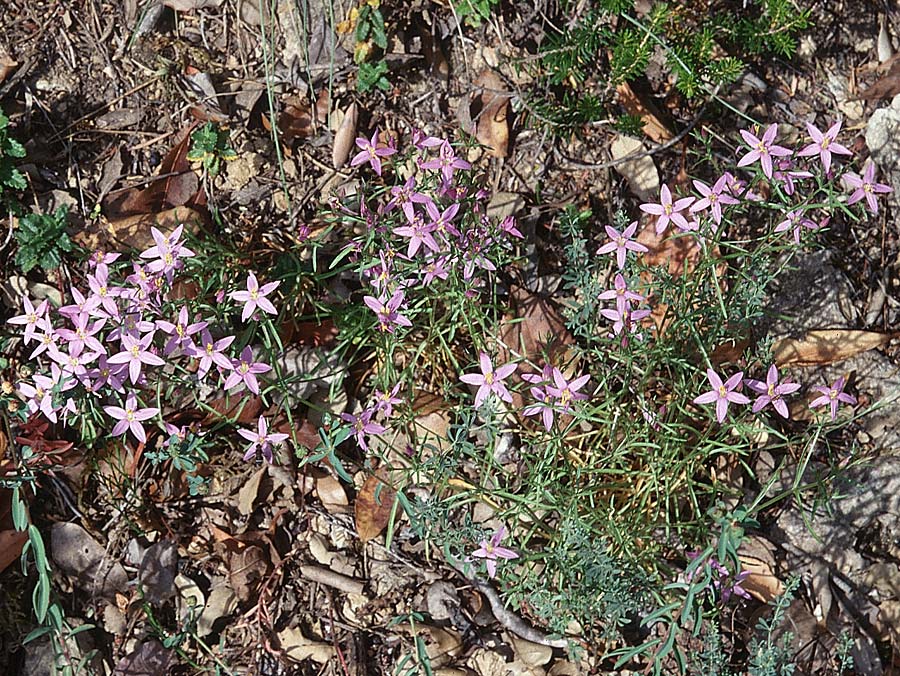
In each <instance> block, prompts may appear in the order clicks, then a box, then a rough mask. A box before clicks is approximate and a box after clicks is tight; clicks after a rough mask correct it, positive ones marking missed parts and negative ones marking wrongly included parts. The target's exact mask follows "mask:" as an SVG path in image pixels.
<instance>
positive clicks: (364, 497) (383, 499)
mask: <svg viewBox="0 0 900 676" xmlns="http://www.w3.org/2000/svg"><path fill="white" fill-rule="evenodd" d="M396 495H397V493H396V491H395V490H394V489H393V488H391V486H390V485H388V473H387V471H386V470H385V469H384V467H379V468H378V471H376V472H375V474H373V475H371V476H370V477H369V478H367V479H366V482H365V483H364V484H363V487H362V489H361V490H360V491H359V493H358V494H357V496H356V502H355V503H354V515H355V517H356V531H357V532H358V533H359V539H360V540H361V541H362V542H363V544H365V543H366V542H368V541H369V540H372V539H373V538H376V537H378V536H379V535H380V534H381V531H383V530H384V529H385V528H386V527H387V525H388V521H389V520H390V518H391V511H392V509H393V506H394V498H395V497H396Z"/></svg>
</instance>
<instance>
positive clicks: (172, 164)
mask: <svg viewBox="0 0 900 676" xmlns="http://www.w3.org/2000/svg"><path fill="white" fill-rule="evenodd" d="M195 126H196V123H192V124H189V125H187V126H186V127H185V128H184V129H182V130H181V131H180V132H179V134H178V136H176V137H175V138H176V141H175V145H174V146H173V147H172V149H171V150H169V152H168V154H166V156H165V158H163V161H162V163H160V165H159V178H157V179H156V180H154V181H153V182H152V183H151V184H150V185H149V186H147V187H146V188H144V189H138V188H132V189H130V190H125V191H123V192H120V193H117V194H116V196H115V197H114V198H112V199H110V200H109V201H108V202H107V203H106V205H105V207H106V209H105V211H106V214H107V216H108V218H109V219H110V220H116V219H118V218H121V217H123V216H130V215H133V214H155V213H158V212H160V211H165V210H166V209H171V208H172V207H180V206H185V205H187V206H190V207H192V208H194V207H195V206H199V205H200V204H201V203H203V202H204V200H205V198H204V197H202V196H201V191H200V179H199V177H198V176H197V174H196V173H195V172H194V171H193V170H192V169H191V163H190V162H189V161H188V159H187V154H188V151H189V150H190V148H191V132H192V131H193V130H194V128H195Z"/></svg>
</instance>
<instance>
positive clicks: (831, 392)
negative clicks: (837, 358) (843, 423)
mask: <svg viewBox="0 0 900 676" xmlns="http://www.w3.org/2000/svg"><path fill="white" fill-rule="evenodd" d="M844 385H846V380H845V379H844V376H841V377H840V378H838V379H837V380H835V381H834V383H832V385H831V387H824V386H822V385H818V386H816V387H815V389H816V390H818V391H819V392H821V394H822V396H820V397H817V398H816V399H814V400H813V401H811V402H810V404H809V407H810V408H818V407H819V406H830V407H831V419H832V420H834V419H835V418H837V411H838V406H840V405H841V403H844V404H850V405H851V406H853V405H854V404H855V403H856V397H854V396H853V395H852V394H847V393H846V392H844Z"/></svg>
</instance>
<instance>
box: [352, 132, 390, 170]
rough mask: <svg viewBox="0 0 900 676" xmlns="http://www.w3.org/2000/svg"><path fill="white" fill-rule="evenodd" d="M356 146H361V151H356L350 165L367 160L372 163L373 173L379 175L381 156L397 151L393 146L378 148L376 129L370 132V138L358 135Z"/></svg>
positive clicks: (356, 164)
mask: <svg viewBox="0 0 900 676" xmlns="http://www.w3.org/2000/svg"><path fill="white" fill-rule="evenodd" d="M356 146H357V147H358V148H361V150H362V151H361V152H360V153H358V154H357V155H356V156H355V157H354V158H353V159H352V160H350V166H351V167H355V166H358V165H360V164H363V163H364V162H368V163H369V164H371V165H372V169H374V170H375V173H376V174H378V175H379V176H381V158H382V157H390V156H391V155H393V154H394V153H396V152H397V151H396V150H395V149H394V148H390V147H385V148H378V147H377V146H378V130H376V131H375V133H374V134H372V139H371V140H369V139H366V138H363V137H360V138H358V139H356Z"/></svg>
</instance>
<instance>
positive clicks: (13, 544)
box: [0, 529, 28, 573]
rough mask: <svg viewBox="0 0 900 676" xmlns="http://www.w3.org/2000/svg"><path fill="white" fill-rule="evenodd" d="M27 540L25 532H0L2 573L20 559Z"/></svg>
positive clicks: (0, 565)
mask: <svg viewBox="0 0 900 676" xmlns="http://www.w3.org/2000/svg"><path fill="white" fill-rule="evenodd" d="M27 540H28V533H26V532H25V531H17V530H14V529H11V530H0V573H2V572H3V571H4V570H6V569H7V568H8V567H9V566H10V565H11V564H12V563H14V562H15V561H17V560H18V559H19V556H20V555H21V554H22V547H24V546H25V542H26V541H27Z"/></svg>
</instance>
